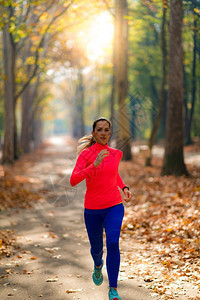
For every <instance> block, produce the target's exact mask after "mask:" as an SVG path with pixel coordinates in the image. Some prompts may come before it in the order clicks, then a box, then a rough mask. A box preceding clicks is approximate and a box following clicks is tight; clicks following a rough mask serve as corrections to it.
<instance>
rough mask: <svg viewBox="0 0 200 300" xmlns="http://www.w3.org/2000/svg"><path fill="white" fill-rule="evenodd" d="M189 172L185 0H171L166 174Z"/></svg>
mask: <svg viewBox="0 0 200 300" xmlns="http://www.w3.org/2000/svg"><path fill="white" fill-rule="evenodd" d="M183 174H185V175H188V171H187V169H186V166H185V163H184V156H183V50H182V0H171V2H170V22H169V91H168V101H167V122H166V139H165V155H164V162H163V168H162V175H177V176H180V175H183Z"/></svg>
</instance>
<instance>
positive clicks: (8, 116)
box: [2, 25, 15, 164]
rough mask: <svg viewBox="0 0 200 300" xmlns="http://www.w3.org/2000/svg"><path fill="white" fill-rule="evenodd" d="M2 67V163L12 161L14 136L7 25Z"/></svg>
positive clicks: (12, 58)
mask: <svg viewBox="0 0 200 300" xmlns="http://www.w3.org/2000/svg"><path fill="white" fill-rule="evenodd" d="M3 68H4V146H3V159H2V162H3V164H13V163H14V155H15V151H14V137H15V78H14V70H15V46H14V44H13V41H12V36H11V34H10V32H9V25H5V26H4V28H3Z"/></svg>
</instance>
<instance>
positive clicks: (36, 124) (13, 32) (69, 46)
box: [0, 0, 200, 175]
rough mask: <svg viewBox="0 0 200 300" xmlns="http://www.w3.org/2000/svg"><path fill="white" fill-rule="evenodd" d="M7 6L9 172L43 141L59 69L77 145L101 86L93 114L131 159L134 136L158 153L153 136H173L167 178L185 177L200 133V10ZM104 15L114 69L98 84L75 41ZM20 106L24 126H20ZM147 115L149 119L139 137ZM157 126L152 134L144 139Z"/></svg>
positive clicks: (151, 4)
mask: <svg viewBox="0 0 200 300" xmlns="http://www.w3.org/2000/svg"><path fill="white" fill-rule="evenodd" d="M0 3H1V4H0V5H1V16H0V24H1V28H2V43H1V48H2V53H1V55H2V56H1V59H2V61H3V69H2V70H1V73H2V74H3V76H2V78H3V81H4V93H2V94H0V98H1V103H4V109H3V110H2V109H1V110H0V116H1V118H2V113H1V111H3V114H4V120H5V122H4V124H5V125H4V128H3V131H4V141H3V143H4V147H3V162H4V163H13V162H14V160H15V159H16V158H17V157H18V156H19V152H20V151H22V152H29V151H30V145H31V143H30V141H31V140H34V142H35V143H36V144H37V143H38V142H39V140H40V137H41V135H40V134H39V133H40V132H41V122H42V121H41V120H42V111H43V108H44V106H45V105H46V104H47V102H48V99H50V98H51V97H50V91H51V89H50V88H49V82H48V83H47V79H48V81H49V80H52V85H53V78H54V74H55V73H56V72H59V71H60V70H61V67H62V69H64V70H65V72H67V71H68V72H67V74H68V75H67V76H65V79H64V80H65V81H67V82H66V83H61V84H60V88H62V89H63V91H64V93H65V95H66V94H67V95H68V97H66V96H65V98H66V100H67V102H68V104H69V105H70V106H71V108H72V128H73V133H74V136H80V135H83V134H84V133H85V124H86V125H87V121H88V122H90V120H92V119H93V118H94V117H96V112H94V109H95V107H94V103H95V98H96V95H95V96H94V97H93V96H92V95H94V90H96V89H97V83H98V86H102V87H103V88H102V89H101V90H102V91H103V92H102V93H101V94H102V95H101V99H99V100H98V104H97V107H96V108H97V109H96V111H98V115H99V114H104V115H107V116H108V117H110V118H111V120H112V121H113V123H114V125H115V128H116V138H117V146H118V147H119V148H121V149H122V148H123V151H124V158H125V159H127V160H128V159H130V158H131V144H130V143H131V137H132V138H135V137H136V136H139V137H143V138H144V137H146V138H149V147H150V150H151V149H152V146H153V144H154V143H155V141H156V137H162V138H163V137H164V136H165V128H166V136H165V140H166V151H165V159H164V165H163V174H169V173H175V174H177V175H180V174H183V173H184V174H187V170H186V167H185V164H184V159H183V142H184V137H185V142H186V143H191V141H192V138H191V132H194V135H197V132H199V130H200V128H199V124H198V123H197V121H196V120H198V118H199V114H200V106H197V105H196V108H195V104H196V103H195V102H196V100H197V99H198V98H197V97H198V92H199V89H200V82H199V76H200V74H199V69H198V66H199V60H198V57H199V56H200V50H199V49H200V47H199V45H200V38H199V28H200V26H199V19H198V16H199V11H200V10H199V6H200V4H199V1H197V0H191V1H187V2H184V9H183V7H182V5H183V3H182V1H181V0H171V1H170V3H168V2H167V0H164V1H160V0H149V1H144V0H140V1H137V2H134V3H133V2H132V1H127V0H116V1H112V0H102V1H92V3H91V1H87V0H79V1H78V0H70V1H69V0H68V1H64V0H56V1H45V0H37V1H36V0H32V1H28V2H26V1H23V0H16V1H11V0H5V1H1V2H0ZM86 8H87V9H86ZM105 10H107V11H108V12H109V13H110V14H111V16H112V18H113V23H114V28H115V33H114V42H113V52H112V65H111V64H110V60H111V59H110V57H109V59H110V60H109V61H108V60H107V61H106V60H105V59H104V61H103V63H101V64H99V65H100V67H99V65H98V68H99V70H100V73H101V74H102V75H101V79H100V78H99V77H98V78H97V79H96V77H97V76H95V77H94V76H93V77H92V75H87V76H88V77H89V76H91V78H92V80H91V78H90V80H87V79H86V76H85V75H84V71H85V69H86V68H88V67H89V66H90V65H91V62H90V61H89V59H88V57H87V53H86V51H85V49H84V48H83V45H81V43H80V42H79V41H78V32H80V30H81V27H82V26H83V24H84V23H85V22H86V20H88V19H89V18H90V17H92V16H94V15H98V14H100V13H101V12H102V11H105ZM182 30H183V33H182ZM183 52H184V56H183ZM105 56H106V55H105ZM106 57H107V56H106ZM91 69H93V70H94V66H93V67H92V68H91ZM52 70H53V71H52ZM50 73H51V74H52V75H51V76H50V75H49V74H50ZM90 73H91V72H90ZM69 74H70V76H71V78H70V79H69ZM95 80H96V81H95ZM63 82H64V81H63ZM69 82H72V84H70V83H69ZM0 84H1V85H2V82H0ZM63 85H64V86H63ZM91 86H92V91H91V90H90V87H91ZM94 86H95V88H94ZM104 87H105V88H104ZM183 87H184V88H183ZM95 92H96V91H95ZM99 94H100V93H99ZM98 97H100V95H98ZM89 102H90V105H89V104H87V103H89ZM149 103H150V105H149ZM183 103H184V127H183V119H182V117H183ZM19 104H20V105H21V107H20V111H21V116H22V117H21V118H19V117H18V116H17V117H16V112H18V110H19V108H18V107H19ZM166 107H167V109H165V108H166ZM92 109H93V111H91V110H92ZM141 111H142V113H143V116H144V115H145V118H144V119H145V120H144V124H145V125H144V126H143V128H142V129H141V128H140V127H142V126H141V123H140V121H141V117H140V114H141ZM166 112H167V113H166ZM84 113H85V115H84ZM86 114H87V115H88V114H89V115H90V117H89V118H86ZM18 119H20V122H19V120H18ZM192 121H193V122H192ZM192 124H193V127H192ZM17 125H18V126H17ZM142 125H143V124H142ZM0 126H1V124H0ZM150 127H152V130H151V131H150V130H147V129H148V128H150ZM184 128H185V129H184ZM183 129H184V131H183ZM145 132H147V133H145ZM18 136H20V140H19V137H18ZM19 142H20V143H19ZM19 145H20V147H19ZM150 160H151V157H149V160H148V163H150Z"/></svg>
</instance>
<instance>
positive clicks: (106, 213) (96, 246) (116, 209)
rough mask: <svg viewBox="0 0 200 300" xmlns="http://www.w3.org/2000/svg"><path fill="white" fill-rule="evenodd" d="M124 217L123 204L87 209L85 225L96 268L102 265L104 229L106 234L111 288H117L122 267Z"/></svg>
mask: <svg viewBox="0 0 200 300" xmlns="http://www.w3.org/2000/svg"><path fill="white" fill-rule="evenodd" d="M123 216H124V206H123V204H122V203H121V204H118V205H116V206H112V207H109V208H106V209H95V210H91V209H85V212H84V217H85V225H86V228H87V232H88V237H89V240H90V245H91V255H92V258H93V260H94V263H95V265H96V266H100V265H101V264H102V257H103V228H105V232H106V246H107V257H106V267H107V272H108V280H109V285H110V287H115V288H116V287H117V278H118V273H119V265H120V252H119V236H120V231H121V225H122V220H123Z"/></svg>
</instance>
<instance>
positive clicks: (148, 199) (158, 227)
mask: <svg viewBox="0 0 200 300" xmlns="http://www.w3.org/2000/svg"><path fill="white" fill-rule="evenodd" d="M161 165H162V161H161V159H158V158H154V160H153V167H145V165H144V159H143V158H142V157H141V156H135V157H134V162H133V163H126V162H123V163H122V164H121V170H120V173H121V175H122V177H123V179H124V180H125V182H126V183H127V184H129V186H130V187H131V190H132V192H133V200H132V202H131V203H130V204H129V205H128V207H127V208H126V215H125V218H124V223H123V227H122V232H123V234H122V237H123V240H129V250H128V251H127V252H126V253H125V254H126V256H127V260H128V262H129V263H130V265H133V269H132V272H133V274H135V275H137V276H140V277H142V278H143V279H144V280H145V281H146V282H149V286H150V288H151V289H152V290H153V291H154V292H155V293H157V294H160V295H163V298H162V299H174V298H173V296H175V295H180V294H181V293H183V289H182V288H181V286H180V284H184V283H185V282H187V283H192V284H194V285H196V289H199V287H200V276H199V274H200V265H199V257H200V239H199V232H200V222H199V220H200V212H199V206H200V166H194V165H188V169H189V171H190V173H191V177H184V176H182V177H175V176H163V177H161V176H160V170H161ZM133 274H132V275H133ZM179 292H180V294H179ZM165 297H166V298H165ZM170 297H172V298H170ZM192 299H193V298H192Z"/></svg>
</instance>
